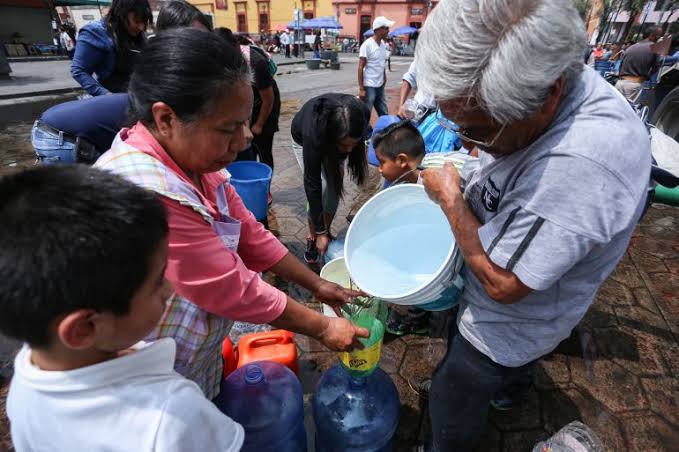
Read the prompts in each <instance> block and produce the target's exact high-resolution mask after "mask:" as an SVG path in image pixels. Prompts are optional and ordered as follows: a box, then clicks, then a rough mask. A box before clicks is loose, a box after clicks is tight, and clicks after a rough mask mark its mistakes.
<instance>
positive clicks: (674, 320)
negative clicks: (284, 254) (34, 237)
mask: <svg viewBox="0 0 679 452" xmlns="http://www.w3.org/2000/svg"><path fill="white" fill-rule="evenodd" d="M348 92H349V91H348ZM396 96H397V92H396V91H395V90H393V89H392V90H389V98H390V101H391V102H390V105H391V106H393V104H394V100H395V97H396ZM298 106H299V101H298V100H297V99H284V102H283V112H282V117H281V127H280V129H281V132H280V133H278V134H277V135H276V140H275V149H274V152H275V159H276V170H275V172H274V178H273V183H272V192H273V198H274V204H273V206H272V208H271V212H270V213H271V215H270V226H271V229H272V230H273V231H274V232H275V233H276V234H277V235H278V236H279V238H280V240H281V241H282V242H283V243H285V244H286V245H287V246H288V248H289V249H290V250H291V251H292V252H293V253H294V254H296V255H297V256H298V257H301V256H302V253H303V251H304V243H305V238H306V226H305V210H304V205H305V196H304V191H303V189H302V173H301V170H300V168H299V165H298V164H297V162H296V160H295V159H294V157H293V155H292V152H291V149H290V145H291V138H290V135H289V130H290V121H291V119H292V115H293V114H294V112H295V111H296V110H297V108H298ZM29 129H30V125H29V124H23V125H21V124H20V125H17V126H15V127H13V128H12V129H6V130H4V131H0V149H2V150H5V151H9V152H5V153H3V154H0V164H1V166H0V175H2V174H7V173H8V172H11V171H15V170H16V169H18V168H21V167H24V166H27V165H30V164H32V162H33V159H32V155H31V151H30V144H29V143H28V139H27V138H24V140H23V141H22V140H18V139H17V136H19V135H21V136H24V137H27V135H26V133H27V131H28V130H29ZM11 135H15V137H14V139H10V138H7V137H8V136H9V137H11ZM12 163H14V165H13V166H8V165H10V164H12ZM370 185H371V186H372V187H377V186H378V185H379V184H378V179H377V177H376V174H375V172H374V171H373V172H372V177H371V181H370ZM347 187H348V190H347V193H346V195H345V197H344V201H343V202H342V203H341V205H340V210H339V212H338V215H337V219H336V221H335V223H334V226H333V232H334V233H339V232H341V231H342V230H344V229H346V227H347V221H346V216H347V215H348V214H350V213H351V212H352V211H355V210H356V208H357V206H359V205H360V204H361V203H362V202H364V200H365V199H366V198H367V197H368V195H369V193H370V192H371V190H370V189H365V188H362V189H357V188H356V187H355V186H354V185H353V184H352V183H350V182H347ZM268 278H269V279H270V281H272V282H273V283H274V284H276V285H277V286H279V287H281V288H282V289H284V290H287V291H288V293H290V294H291V295H292V296H293V297H295V298H297V299H300V300H303V301H306V302H307V303H309V304H310V305H311V306H316V307H317V304H315V303H314V302H313V300H311V297H310V294H309V293H308V292H306V291H305V290H303V289H300V288H298V287H296V286H292V285H288V284H287V283H284V282H281V281H279V280H277V279H276V278H275V277H272V276H268ZM678 288H679V209H676V208H671V207H666V206H662V205H654V206H653V207H652V208H651V209H650V210H649V212H648V213H647V215H646V217H645V218H644V220H643V221H642V222H641V224H640V225H639V227H638V228H637V230H636V233H635V235H634V238H633V239H632V242H631V244H630V247H629V249H628V251H627V253H626V254H625V256H624V259H623V260H622V262H621V263H620V264H619V265H618V267H617V269H616V271H615V272H614V273H613V274H612V275H611V277H610V278H609V279H608V281H607V282H606V283H605V284H604V285H603V287H602V288H601V290H600V291H599V294H598V295H597V297H596V301H595V302H594V304H593V306H592V308H591V309H590V310H589V312H588V313H587V315H586V316H585V318H584V319H583V321H582V322H581V323H580V325H579V326H578V328H577V329H576V330H575V331H574V333H573V334H572V335H571V337H570V338H569V339H567V340H566V341H564V342H563V343H562V344H561V345H560V346H559V347H558V348H557V350H555V351H554V352H553V353H551V354H550V355H549V356H547V357H545V358H544V359H542V360H540V363H539V366H538V369H537V373H536V384H535V388H534V389H533V390H532V391H531V393H530V394H529V397H528V400H527V402H526V404H525V405H524V406H523V407H522V408H521V409H517V410H515V411H510V412H506V413H502V414H498V413H492V414H491V416H490V418H489V421H488V425H487V429H486V434H485V437H484V441H483V445H482V447H481V448H480V450H482V451H526V450H531V448H532V446H533V445H534V444H535V443H536V442H537V441H539V440H541V439H543V438H545V437H547V436H549V435H551V434H552V433H554V432H555V431H556V430H558V429H559V428H561V427H562V426H564V425H565V424H567V423H568V422H570V421H572V420H575V419H580V420H582V421H583V422H584V423H586V424H587V425H589V426H590V427H592V428H593V429H594V430H595V431H596V432H597V433H598V434H599V435H600V436H601V438H602V440H603V441H604V443H605V444H606V447H607V449H608V450H611V451H623V450H625V451H626V450H633V451H665V450H666V451H670V450H677V445H679V406H678V405H679V342H678V339H679V290H678ZM440 320H441V319H439V321H440ZM443 320H445V319H443ZM438 326H440V325H438ZM438 329H439V330H441V329H442V328H438ZM440 333H441V334H439V336H443V332H440ZM297 341H298V345H299V349H300V353H301V355H300V359H301V363H300V364H301V368H302V369H303V370H302V372H301V376H302V381H303V386H304V389H305V393H306V394H305V397H306V399H307V401H308V398H309V396H310V394H311V392H312V391H313V388H314V385H315V382H316V380H317V378H318V376H320V373H321V372H323V371H324V370H326V369H327V368H328V367H330V366H331V365H332V364H334V363H335V362H336V361H337V355H336V354H335V353H333V352H330V351H328V350H327V349H325V348H324V347H323V346H322V345H321V344H319V343H318V342H316V341H314V340H312V339H308V338H304V337H301V336H298V337H297ZM445 352H446V343H445V341H444V340H443V339H438V338H428V337H414V336H412V337H411V336H406V337H403V338H386V339H385V345H384V347H383V351H382V361H381V364H380V365H381V367H382V368H383V369H384V370H385V371H386V372H387V373H388V374H389V375H390V376H391V377H392V379H393V380H394V382H395V384H396V386H397V388H398V391H399V395H400V398H401V404H402V409H401V422H400V425H399V429H398V432H397V440H396V441H395V447H396V450H397V451H409V450H411V449H412V447H413V446H414V445H415V444H417V443H418V442H419V441H422V440H423V439H424V438H425V436H426V433H427V431H428V420H427V415H426V413H427V403H426V399H424V398H422V397H421V396H420V395H418V393H417V392H416V391H415V390H414V389H413V387H414V386H415V385H416V384H417V382H418V381H420V380H421V379H423V378H426V377H428V376H430V375H431V373H432V371H433V369H434V368H435V366H436V364H437V363H438V361H439V360H440V359H441V358H442V357H443V356H444V354H445ZM0 364H1V363H0ZM3 402H4V400H3V399H2V397H0V409H2V406H1V405H2V403H3ZM3 411H4V410H3ZM3 433H4V435H5V437H6V436H7V433H6V430H5V431H4V432H3V431H2V428H1V427H0V437H2V435H3ZM0 441H1V440H0ZM5 447H8V446H7V445H5ZM0 450H3V447H2V444H1V442H0Z"/></svg>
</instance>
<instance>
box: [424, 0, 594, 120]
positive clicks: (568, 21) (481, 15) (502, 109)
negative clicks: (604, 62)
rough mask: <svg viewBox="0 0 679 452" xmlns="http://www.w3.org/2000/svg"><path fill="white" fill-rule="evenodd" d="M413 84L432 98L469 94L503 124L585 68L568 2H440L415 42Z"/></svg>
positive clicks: (581, 33)
mask: <svg viewBox="0 0 679 452" xmlns="http://www.w3.org/2000/svg"><path fill="white" fill-rule="evenodd" d="M417 44H418V45H417V54H416V58H417V61H418V63H417V65H418V68H417V76H418V84H419V85H420V86H421V87H422V88H423V89H425V90H426V91H427V92H429V93H430V94H432V95H433V96H434V97H435V98H436V99H437V100H438V101H443V100H451V99H460V98H465V97H467V98H474V100H475V101H476V102H477V103H478V104H479V105H480V106H481V108H483V109H484V110H485V111H486V112H487V113H488V114H489V115H490V116H491V117H492V118H493V119H495V120H496V121H498V122H500V123H502V124H507V123H510V122H513V121H516V120H520V119H524V118H526V117H528V116H530V115H531V114H533V113H535V112H536V111H538V110H539V109H540V107H541V106H542V104H543V103H544V102H545V100H546V98H547V95H548V94H549V91H550V88H551V87H552V86H553V85H554V82H555V81H556V80H558V79H559V78H560V77H561V76H562V75H563V76H564V77H565V80H566V85H567V86H568V85H570V81H571V80H572V79H573V78H574V77H575V76H577V75H578V74H579V73H580V71H581V70H582V69H583V67H584V65H583V55H584V49H585V45H586V37H585V29H584V24H583V23H582V19H581V18H580V16H579V14H578V12H577V10H576V9H575V6H574V5H573V0H442V1H441V2H440V3H439V5H438V6H437V7H436V8H435V9H434V11H432V13H431V14H430V15H429V18H428V19H427V22H426V23H425V26H424V30H423V32H422V35H421V37H420V40H419V42H418V43H417Z"/></svg>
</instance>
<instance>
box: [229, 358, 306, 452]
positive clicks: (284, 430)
mask: <svg viewBox="0 0 679 452" xmlns="http://www.w3.org/2000/svg"><path fill="white" fill-rule="evenodd" d="M216 403H217V406H218V407H219V409H220V410H222V412H223V413H224V414H226V415H227V416H229V417H230V418H231V419H233V420H234V421H236V422H238V423H239V424H241V425H242V426H243V428H244V429H245V442H244V443H243V447H242V449H241V452H306V450H307V447H306V444H307V443H306V430H305V428H304V401H303V399H302V385H301V384H300V382H299V380H298V379H297V377H296V376H295V374H294V373H293V372H292V371H291V370H290V369H288V368H287V367H285V366H282V365H280V364H278V363H274V362H271V361H258V362H256V363H252V364H248V365H246V366H243V367H241V368H240V369H237V370H236V371H235V372H233V373H232V374H231V375H229V377H228V378H227V379H225V380H224V381H223V382H222V390H221V393H220V394H219V398H218V401H217V402H216Z"/></svg>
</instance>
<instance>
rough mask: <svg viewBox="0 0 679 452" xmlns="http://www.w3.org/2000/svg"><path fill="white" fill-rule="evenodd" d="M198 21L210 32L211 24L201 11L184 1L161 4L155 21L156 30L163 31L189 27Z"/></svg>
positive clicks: (177, 0)
mask: <svg viewBox="0 0 679 452" xmlns="http://www.w3.org/2000/svg"><path fill="white" fill-rule="evenodd" d="M194 21H198V22H199V23H200V24H202V25H203V26H204V27H205V28H207V29H208V30H210V31H212V24H211V23H210V21H209V20H208V18H207V17H206V16H205V14H203V12H202V11H201V10H199V9H198V8H196V7H195V6H193V5H192V4H191V3H188V2H186V1H184V0H172V1H169V2H166V3H164V4H163V7H162V8H160V13H158V19H156V30H157V31H159V32H160V31H163V30H169V29H170V28H177V27H190V26H191V24H192V23H193V22H194Z"/></svg>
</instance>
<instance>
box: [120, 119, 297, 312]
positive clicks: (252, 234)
mask: <svg viewBox="0 0 679 452" xmlns="http://www.w3.org/2000/svg"><path fill="white" fill-rule="evenodd" d="M124 132H126V133H124ZM121 138H122V139H123V140H124V141H125V143H126V144H128V145H130V146H133V147H134V148H136V149H138V150H140V151H142V152H144V153H146V154H148V155H150V156H152V157H154V158H156V159H158V160H159V161H161V162H162V163H163V164H164V165H165V166H167V167H168V168H169V169H170V170H172V171H173V172H175V173H176V174H177V175H178V176H179V177H180V178H181V179H183V180H184V181H186V182H188V183H189V184H191V185H193V186H195V184H194V183H193V182H192V181H191V179H189V178H188V177H187V176H186V174H185V173H184V172H183V171H182V170H181V169H180V168H179V166H177V164H176V163H175V162H174V160H172V158H171V157H170V156H169V155H168V154H167V152H166V151H165V150H164V149H163V148H162V146H161V145H160V144H159V143H158V141H157V140H156V139H155V138H154V137H153V135H151V133H150V132H149V131H148V129H147V128H146V127H145V126H144V125H142V124H141V123H137V124H136V125H135V126H134V127H133V128H132V129H129V130H127V131H123V132H121ZM200 179H201V184H202V185H203V187H204V191H201V190H198V191H199V192H200V193H201V202H202V203H203V205H205V206H206V207H208V209H209V211H210V214H211V215H212V216H213V217H214V218H215V219H218V218H219V214H218V208H217V201H216V192H217V187H218V186H219V185H221V184H223V183H225V182H226V181H227V179H226V177H225V176H224V174H223V173H221V172H216V173H208V174H203V175H201V176H200ZM226 197H227V204H228V206H229V215H230V216H231V217H232V218H233V219H236V220H238V221H240V222H241V223H242V224H241V234H240V241H239V243H238V254H236V253H234V252H233V251H231V250H229V249H228V248H226V247H225V246H224V243H223V242H222V240H221V239H220V237H219V236H217V234H216V233H215V231H214V230H213V229H212V227H211V226H210V225H209V224H208V223H207V222H206V221H205V220H204V219H203V218H202V217H201V216H200V214H198V213H197V212H195V211H194V210H192V209H190V208H189V207H186V206H183V205H181V204H179V203H178V202H177V201H174V200H172V199H169V198H166V197H164V196H161V201H162V202H163V204H164V205H165V207H166V208H167V212H168V223H169V226H170V237H169V242H170V243H169V255H168V262H167V272H166V277H167V279H168V280H169V281H170V282H172V284H173V285H174V287H175V289H176V291H177V293H178V294H179V295H181V296H183V297H185V298H187V299H189V300H191V301H192V302H193V303H195V304H196V305H198V306H199V307H200V308H202V309H204V310H206V311H208V312H210V313H213V314H215V315H218V316H220V317H224V318H227V319H231V320H242V321H248V322H252V323H268V322H270V321H272V320H274V319H276V318H278V317H279V316H280V315H281V314H282V313H283V310H284V309H285V306H286V304H287V296H286V295H285V293H283V292H281V291H280V290H278V289H276V288H275V287H273V286H271V285H269V284H267V283H266V282H264V281H263V280H262V279H261V277H260V276H259V274H258V273H259V272H263V271H265V270H268V269H269V268H271V267H272V266H273V265H275V264H276V263H278V262H280V260H281V259H283V257H285V255H286V254H287V253H288V250H287V248H286V247H285V246H284V245H283V244H282V243H281V242H279V241H278V239H276V237H274V236H273V234H271V233H270V232H269V231H267V230H266V229H265V228H264V226H262V225H261V224H260V223H258V222H257V220H255V217H254V216H253V215H252V213H250V212H249V211H248V210H247V209H246V208H245V205H244V204H243V201H242V200H241V198H240V196H238V194H237V193H236V190H235V189H234V188H233V187H232V186H231V185H227V186H226Z"/></svg>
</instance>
